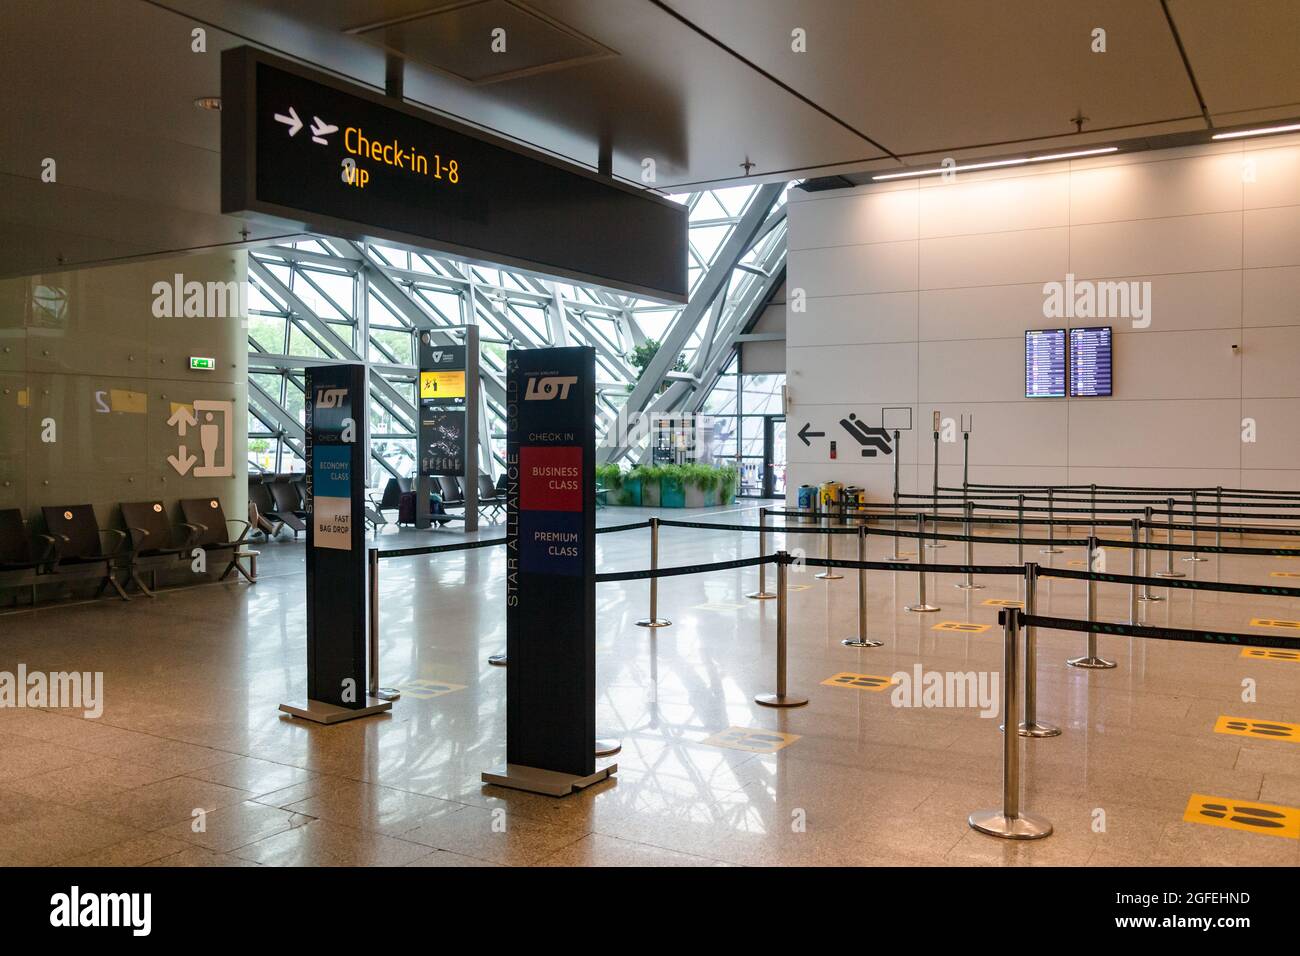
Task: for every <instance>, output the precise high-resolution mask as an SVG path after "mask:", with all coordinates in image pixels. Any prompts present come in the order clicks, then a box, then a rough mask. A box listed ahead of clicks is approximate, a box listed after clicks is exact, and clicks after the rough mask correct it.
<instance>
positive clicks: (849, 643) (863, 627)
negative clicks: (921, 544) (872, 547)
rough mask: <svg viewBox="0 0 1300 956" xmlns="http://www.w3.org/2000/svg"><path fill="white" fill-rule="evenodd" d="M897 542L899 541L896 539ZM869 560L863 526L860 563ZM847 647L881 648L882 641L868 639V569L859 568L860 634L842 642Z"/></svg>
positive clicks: (859, 538) (865, 533)
mask: <svg viewBox="0 0 1300 956" xmlns="http://www.w3.org/2000/svg"><path fill="white" fill-rule="evenodd" d="M894 540H895V541H897V540H898V539H897V538H895V539H894ZM866 560H867V526H866V525H861V526H860V527H859V528H858V562H859V563H862V564H865V563H866ZM840 643H841V644H843V645H844V646H845V647H879V646H880V645H881V643H882V642H881V641H872V640H869V639H868V638H867V569H866V568H858V634H857V637H849V638H845V639H844V640H842V641H840Z"/></svg>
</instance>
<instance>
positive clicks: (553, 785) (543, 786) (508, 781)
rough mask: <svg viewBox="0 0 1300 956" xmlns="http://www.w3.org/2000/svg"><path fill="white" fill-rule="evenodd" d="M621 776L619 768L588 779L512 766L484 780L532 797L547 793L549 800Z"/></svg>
mask: <svg viewBox="0 0 1300 956" xmlns="http://www.w3.org/2000/svg"><path fill="white" fill-rule="evenodd" d="M617 772H618V764H616V763H613V764H610V765H609V766H608V767H601V768H600V769H599V770H597V771H596V772H595V773H593V774H591V775H590V776H587V777H577V776H574V775H573V774H571V773H559V772H558V771H555V770H542V769H540V768H538V767H525V766H523V765H522V764H516V763H508V764H506V765H505V766H504V767H497V768H496V769H495V770H484V771H483V774H482V780H483V782H484V783H490V784H492V785H493V786H495V787H509V788H510V789H512V790H527V791H528V792H529V793H544V794H546V796H548V797H565V796H568V795H569V794H571V793H574V792H576V791H578V790H582V789H584V788H585V787H590V786H591V785H592V784H593V783H600V782H601V781H602V780H605V779H607V778H609V777H612V776H613V775H614V774H615V773H617Z"/></svg>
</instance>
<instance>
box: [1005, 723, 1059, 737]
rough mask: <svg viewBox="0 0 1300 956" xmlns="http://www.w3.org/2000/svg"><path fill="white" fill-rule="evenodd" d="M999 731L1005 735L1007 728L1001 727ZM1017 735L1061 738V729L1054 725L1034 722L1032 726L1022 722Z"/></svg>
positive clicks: (1017, 729)
mask: <svg viewBox="0 0 1300 956" xmlns="http://www.w3.org/2000/svg"><path fill="white" fill-rule="evenodd" d="M998 730H1001V731H1002V732H1003V733H1005V732H1006V730H1005V726H1004V727H999V728H998ZM1016 733H1018V734H1019V735H1020V736H1021V737H1059V736H1061V728H1060V727H1057V726H1055V725H1053V724H1043V723H1039V722H1038V721H1034V722H1033V723H1032V724H1027V723H1025V722H1024V721H1021V722H1020V725H1019V726H1018V727H1017V728H1016Z"/></svg>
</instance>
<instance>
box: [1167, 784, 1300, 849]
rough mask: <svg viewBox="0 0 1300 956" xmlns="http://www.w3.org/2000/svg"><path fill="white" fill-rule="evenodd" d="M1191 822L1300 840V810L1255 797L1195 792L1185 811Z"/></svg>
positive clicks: (1184, 814) (1184, 816) (1185, 816)
mask: <svg viewBox="0 0 1300 956" xmlns="http://www.w3.org/2000/svg"><path fill="white" fill-rule="evenodd" d="M1183 820H1184V821H1186V822H1187V823H1207V824H1209V825H1210V826H1214V827H1227V828H1228V829H1229V830H1248V831H1250V832H1251V833H1266V834H1268V835H1269V836H1280V837H1289V838H1290V839H1292V840H1300V810H1297V809H1296V808H1295V807H1278V806H1274V805H1273V804H1271V803H1256V802H1255V801H1254V800H1231V799H1229V798H1227V797H1207V796H1206V795H1205V794H1203V793H1194V794H1192V796H1191V798H1190V799H1189V800H1188V801H1187V809H1186V810H1184V811H1183Z"/></svg>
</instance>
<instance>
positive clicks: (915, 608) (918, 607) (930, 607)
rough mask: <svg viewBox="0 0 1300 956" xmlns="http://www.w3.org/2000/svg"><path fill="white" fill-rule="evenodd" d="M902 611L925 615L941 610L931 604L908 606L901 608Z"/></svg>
mask: <svg viewBox="0 0 1300 956" xmlns="http://www.w3.org/2000/svg"><path fill="white" fill-rule="evenodd" d="M903 610H904V611H916V612H917V613H925V612H927V611H938V610H941V609H940V608H937V607H935V606H934V605H933V604H909V605H908V606H907V607H905V608H903Z"/></svg>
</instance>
